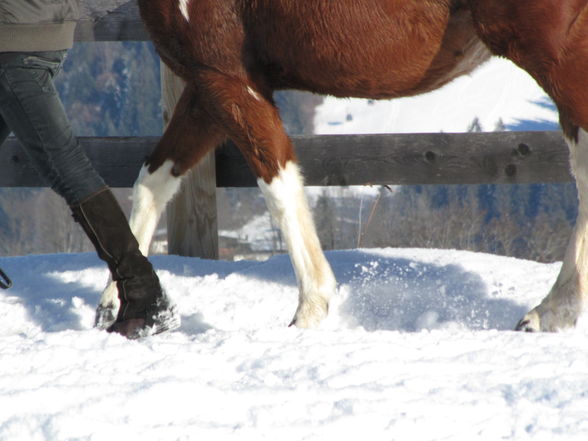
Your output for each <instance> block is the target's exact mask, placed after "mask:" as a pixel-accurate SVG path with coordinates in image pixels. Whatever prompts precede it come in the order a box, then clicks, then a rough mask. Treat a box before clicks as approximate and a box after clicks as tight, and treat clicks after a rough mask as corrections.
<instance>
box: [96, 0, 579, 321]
mask: <svg viewBox="0 0 588 441" xmlns="http://www.w3.org/2000/svg"><path fill="white" fill-rule="evenodd" d="M138 1H139V7H140V11H141V16H142V18H143V20H144V22H145V24H146V26H147V29H148V30H149V33H150V35H151V37H152V39H153V42H154V43H155V46H156V48H157V50H158V52H159V54H160V56H161V58H162V59H163V61H164V62H165V63H166V64H167V65H168V66H169V67H170V68H171V69H172V70H173V72H175V73H176V74H177V75H178V76H180V77H181V78H183V79H184V80H185V82H186V88H185V90H184V92H183V95H182V96H181V98H180V100H179V102H178V104H177V106H176V109H175V112H174V114H173V117H172V119H171V121H170V123H169V125H168V127H167V129H166V131H165V133H164V135H163V136H162V137H161V139H160V141H159V143H158V144H157V146H156V147H155V149H154V151H153V153H152V154H151V156H150V157H149V159H148V160H147V161H146V162H145V164H144V167H143V168H142V170H141V172H140V175H139V178H138V181H137V183H136V184H135V188H134V200H135V205H134V207H133V213H132V215H131V220H130V223H131V227H132V229H133V231H134V233H135V235H136V236H137V239H138V240H139V243H140V246H141V250H142V251H143V252H144V253H145V254H146V253H147V252H148V248H149V244H150V241H151V237H152V235H153V231H154V228H155V226H156V223H157V220H158V218H159V216H160V214H161V212H162V210H163V208H164V207H165V205H166V203H167V202H168V201H169V199H170V198H171V197H172V196H173V194H174V193H175V192H176V190H177V189H178V186H179V184H180V180H181V178H182V176H183V175H184V174H185V173H186V172H187V171H188V170H189V169H190V168H191V167H193V166H194V165H195V164H196V163H198V161H199V160H200V159H201V158H202V157H203V156H204V155H206V154H207V153H208V152H209V151H211V150H212V149H214V148H215V147H216V146H217V145H219V144H221V143H222V142H223V141H224V140H225V139H227V138H230V139H231V140H232V141H233V142H234V143H235V144H236V145H237V146H238V148H239V149H240V151H241V152H242V154H243V155H244V157H245V158H246V160H247V162H248V164H249V165H250V167H251V169H252V170H253V173H255V176H256V177H257V182H258V184H259V187H260V188H261V191H262V192H263V194H264V196H265V198H266V201H267V205H268V207H269V210H270V212H271V214H272V216H273V217H274V219H275V221H276V222H277V224H278V225H279V226H280V228H281V230H282V233H283V235H284V237H285V240H286V243H287V247H288V251H289V254H290V258H291V261H292V265H293V267H294V271H295V273H296V278H297V281H298V288H299V304H298V308H297V310H296V313H295V315H294V318H293V320H292V324H295V325H296V326H300V327H314V326H316V325H318V324H319V323H320V321H321V320H322V319H323V318H324V317H325V316H326V315H327V311H328V305H329V299H330V298H331V296H332V295H333V294H334V293H335V289H336V282H335V277H334V276H333V272H332V270H331V268H330V266H329V263H328V262H327V260H326V259H325V256H324V254H323V252H322V250H321V247H320V244H319V240H318V238H317V235H316V231H315V227H314V225H313V221H312V216H311V214H310V212H309V209H308V207H307V203H306V201H305V197H304V191H303V181H302V178H301V175H300V172H299V166H298V164H297V161H296V155H295V153H294V151H293V149H292V144H291V142H290V140H289V139H288V137H287V136H286V133H285V132H284V129H283V127H282V123H281V121H280V117H279V115H278V111H277V109H276V106H275V104H274V101H273V98H272V93H273V92H274V90H277V89H301V90H308V91H311V92H315V93H319V94H329V95H334V96H338V97H364V98H395V97H401V96H407V95H415V94H420V93H424V92H428V91H431V90H433V89H436V88H438V87H440V86H443V85H444V84H446V83H448V82H449V81H451V80H452V79H454V78H456V77H457V76H460V75H463V74H467V73H469V72H471V71H472V70H473V69H474V68H476V66H479V65H480V64H481V63H483V62H485V61H486V60H487V59H488V58H489V57H490V56H491V55H493V54H494V55H499V56H503V57H506V58H508V59H510V60H512V61H513V62H514V63H516V64H517V65H518V66H520V67H521V68H523V69H525V70H526V71H527V72H528V73H529V74H530V75H532V76H533V78H534V79H535V80H536V81H537V82H538V83H539V84H540V85H541V86H542V87H543V88H544V89H545V91H546V92H547V93H548V94H549V96H550V97H551V98H552V99H553V100H554V102H555V103H556V105H557V107H558V109H559V113H560V122H561V126H562V129H563V133H564V136H565V138H566V140H567V142H568V144H569V146H570V150H571V164H572V169H573V172H574V174H575V176H576V180H577V187H578V194H579V199H580V209H579V215H578V219H577V224H576V227H575V230H574V233H573V236H572V238H571V240H570V243H569V246H568V249H567V252H566V256H565V260H564V263H563V267H562V269H561V273H560V275H559V277H558V278H557V281H556V282H555V285H554V286H553V288H552V290H551V292H550V293H549V295H548V296H547V297H546V298H545V299H544V300H543V302H542V303H541V304H540V305H539V306H537V307H536V308H535V309H533V310H532V311H530V312H529V313H528V314H527V315H526V316H525V317H523V319H522V320H521V321H520V322H519V324H518V326H517V329H519V330H527V331H555V330H558V329H561V328H566V327H570V326H573V325H574V324H575V323H576V321H577V318H578V316H579V314H580V312H581V310H582V303H583V300H585V298H586V297H587V295H588V294H587V292H588V225H587V221H588V201H587V200H586V199H587V198H588V87H587V85H588V6H587V5H588V0H138ZM114 293H115V290H113V289H112V288H107V289H106V291H105V293H104V294H103V297H102V299H101V306H100V308H99V311H100V310H102V311H107V310H108V309H111V310H115V309H116V308H117V299H116V298H115V297H114ZM115 316H116V314H114V315H113V317H115ZM105 321H106V320H104V317H98V320H97V323H98V324H102V325H107V323H104V322H105Z"/></svg>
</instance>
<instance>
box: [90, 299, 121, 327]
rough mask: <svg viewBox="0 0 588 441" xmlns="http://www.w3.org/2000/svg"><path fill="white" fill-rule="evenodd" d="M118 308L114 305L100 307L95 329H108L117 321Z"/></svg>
mask: <svg viewBox="0 0 588 441" xmlns="http://www.w3.org/2000/svg"><path fill="white" fill-rule="evenodd" d="M116 314H117V311H116V308H115V307H114V306H113V305H109V306H103V305H98V307H97V308H96V318H95V320H94V327H95V328H98V329H108V328H110V327H111V326H112V325H113V323H114V322H115V321H116Z"/></svg>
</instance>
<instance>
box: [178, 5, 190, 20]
mask: <svg viewBox="0 0 588 441" xmlns="http://www.w3.org/2000/svg"><path fill="white" fill-rule="evenodd" d="M179 2H180V12H181V13H182V15H183V16H184V18H185V19H186V21H187V22H190V15H189V13H188V5H189V4H190V0H179Z"/></svg>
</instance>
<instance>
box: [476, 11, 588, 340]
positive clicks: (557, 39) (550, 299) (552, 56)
mask: <svg viewBox="0 0 588 441" xmlns="http://www.w3.org/2000/svg"><path fill="white" fill-rule="evenodd" d="M530 3H531V2H515V1H512V2H506V1H502V0H501V1H498V0H477V1H472V4H475V7H474V16H475V19H476V20H477V21H478V23H479V24H480V27H479V31H480V32H481V35H482V37H483V39H485V40H486V41H487V43H489V45H490V47H491V48H492V49H494V51H495V52H496V53H498V54H500V55H505V56H507V57H509V58H511V59H512V60H513V61H515V62H516V63H517V64H519V65H520V66H521V67H523V68H524V69H526V70H527V71H528V72H529V73H530V74H531V75H532V76H533V77H534V78H535V79H536V80H537V82H539V84H541V86H543V88H544V89H545V91H546V92H547V93H548V94H549V95H550V96H551V98H553V100H554V102H555V103H556V104H557V107H558V109H559V111H560V121H561V125H562V129H563V132H564V137H565V139H566V141H567V143H568V145H569V147H570V152H571V155H570V160H571V165H572V171H573V173H574V175H575V177H576V186H577V189H578V198H579V211H578V218H577V220H576V226H575V228H574V232H573V234H572V237H571V238H570V241H569V243H568V247H567V250H566V254H565V257H564V261H563V265H562V268H561V270H560V274H559V276H558V278H557V280H556V282H555V284H554V285H553V288H552V289H551V291H550V293H549V294H548V295H547V297H545V299H544V300H543V301H542V302H541V304H540V305H539V306H537V307H536V308H534V309H533V310H532V311H530V312H529V313H528V314H526V315H525V317H523V319H522V320H521V321H520V322H519V324H518V325H517V329H518V330H524V331H556V330H558V329H563V328H568V327H571V326H574V325H575V324H576V322H577V320H578V318H579V316H580V314H581V313H582V310H583V307H584V305H585V303H586V301H587V300H588V44H587V42H588V6H586V2H585V1H583V2H578V1H576V0H573V1H570V0H560V1H558V2H553V1H546V0H536V1H534V2H532V3H533V7H532V8H531V6H530ZM495 13H502V15H501V17H500V19H497V17H496V16H494V15H493V14H495ZM501 24H502V25H503V26H504V25H506V26H505V27H503V28H502V29H501V28H500V26H501ZM501 30H502V32H501Z"/></svg>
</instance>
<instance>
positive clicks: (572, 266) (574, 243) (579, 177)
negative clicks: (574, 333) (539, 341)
mask: <svg viewBox="0 0 588 441" xmlns="http://www.w3.org/2000/svg"><path fill="white" fill-rule="evenodd" d="M566 141H567V143H568V145H569V146H570V153H571V157H570V160H571V165H572V172H573V174H574V176H575V177H576V187H577V189H578V199H579V206H578V218H577V219H576V225H575V227H574V231H573V233H572V236H571V237H570V241H569V243H568V246H567V249H566V253H565V257H564V261H563V264H562V267H561V270H560V273H559V275H558V277H557V280H556V281H555V284H554V285H553V288H552V289H551V291H550V293H549V295H548V296H547V297H545V299H543V301H542V302H541V304H540V305H539V306H537V307H536V308H535V309H533V310H532V311H531V312H530V313H529V314H527V315H526V316H525V318H524V319H523V321H525V320H526V321H528V322H529V328H530V329H534V330H541V331H557V330H559V329H563V328H568V327H571V326H574V325H575V324H576V321H577V319H578V317H579V315H580V314H581V313H582V310H583V304H584V303H585V302H586V299H587V296H588V133H587V132H586V131H584V130H580V131H579V137H578V142H577V143H576V142H575V141H573V140H569V139H566Z"/></svg>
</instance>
